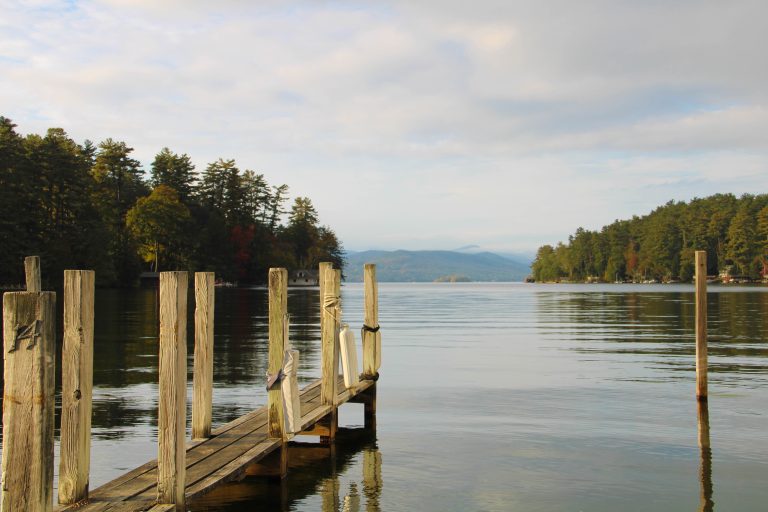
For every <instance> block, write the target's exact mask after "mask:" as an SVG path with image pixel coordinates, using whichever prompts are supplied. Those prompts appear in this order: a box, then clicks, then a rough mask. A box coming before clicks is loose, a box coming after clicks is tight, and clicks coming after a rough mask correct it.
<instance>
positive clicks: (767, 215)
mask: <svg viewBox="0 0 768 512" xmlns="http://www.w3.org/2000/svg"><path fill="white" fill-rule="evenodd" d="M697 250H705V251H707V274H708V275H718V274H719V273H721V272H725V271H727V272H728V273H729V274H730V275H732V276H742V277H744V278H748V279H755V280H756V279H759V278H761V277H762V276H765V275H768V273H767V271H768V194H761V195H751V194H745V195H742V196H741V197H738V198H737V197H736V196H734V195H733V194H716V195H713V196H709V197H706V198H701V199H700V198H696V199H693V200H691V201H690V202H675V201H670V202H668V203H667V204H665V205H663V206H660V207H658V208H656V209H655V210H654V211H652V212H651V213H650V214H648V215H645V216H642V217H638V216H634V217H632V219H630V220H616V221H615V222H613V223H612V224H609V225H607V226H604V227H603V228H602V229H601V230H600V231H590V230H586V229H583V228H579V229H577V230H576V232H575V233H574V234H573V235H571V236H570V237H569V238H568V243H567V244H565V243H562V242H560V243H558V244H557V245H556V246H554V247H553V246H552V245H543V246H541V247H540V248H539V250H538V252H537V253H536V259H535V260H534V262H533V264H532V266H531V268H532V270H533V278H534V279H535V280H536V281H563V280H568V281H608V282H611V281H634V282H638V281H645V280H658V281H664V282H668V281H677V280H680V281H689V280H691V279H692V278H693V275H694V272H695V268H694V252H695V251H697Z"/></svg>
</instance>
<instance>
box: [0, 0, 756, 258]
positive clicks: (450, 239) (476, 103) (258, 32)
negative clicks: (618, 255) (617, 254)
mask: <svg viewBox="0 0 768 512" xmlns="http://www.w3.org/2000/svg"><path fill="white" fill-rule="evenodd" d="M766 19H768V2H765V1H764V0H758V1H749V0H745V1H740V0H733V1H728V2H723V1H721V0H717V1H709V0H695V1H694V0H691V1H687V0H681V1H674V0H664V1H659V0H644V1H629V0H610V1H608V0H606V1H600V0H580V1H578V2H574V1H572V0H563V1H544V0H542V1H537V2H531V1H513V0H504V1H475V2H467V1H466V0H462V1H458V0H440V1H435V0H421V1H418V2H416V1H392V2H386V1H379V2H366V1H338V2H326V1H320V0H315V1H311V2H300V1H296V2H282V1H276V0H265V1H261V2H257V1H234V0H219V1H218V2H203V1H199V0H186V1H180V0H163V1H158V0H149V1H148V0H100V1H79V0H68V1H61V2H58V1H45V0H37V1H25V2H17V1H15V0H0V115H4V116H6V117H8V118H10V119H11V120H12V121H13V122H15V123H16V124H17V125H18V128H17V130H18V131H19V132H20V133H24V134H26V133H44V132H45V130H46V129H48V128H50V127H61V128H64V129H65V130H66V131H67V132H68V133H69V135H70V136H71V137H73V138H74V139H75V140H76V141H78V142H82V141H84V140H85V139H91V140H93V141H95V142H98V141H100V140H104V139H106V138H108V137H111V138H113V139H117V140H122V141H125V142H126V143H127V144H128V145H129V146H131V147H133V148H134V156H135V158H137V159H139V160H140V161H141V162H142V163H143V164H144V166H145V168H146V169H147V170H148V169H149V164H150V163H151V161H152V159H153V158H154V155H155V154H156V153H157V152H158V151H159V150H160V149H161V148H163V147H166V146H167V147H169V148H170V149H171V150H172V151H174V152H177V153H187V154H188V155H189V156H190V157H191V158H192V161H193V162H194V163H195V165H196V166H197V169H198V171H202V170H203V169H204V168H205V166H206V165H207V164H208V163H210V162H213V161H215V160H216V159H218V158H234V159H235V160H236V161H237V164H238V166H239V167H240V169H243V170H244V169H251V170H254V171H256V172H259V173H263V174H264V175H265V177H266V179H267V180H268V181H269V182H270V183H271V184H281V183H286V184H288V185H289V187H290V193H291V195H292V197H296V196H308V197H310V198H311V199H312V201H313V203H314V205H315V207H316V209H317V210H318V212H319V216H320V221H321V223H323V224H327V225H329V226H331V228H332V229H333V230H334V231H335V232H336V234H337V235H338V236H339V238H340V239H341V241H342V243H343V244H344V247H345V248H346V249H349V250H357V251H359V250H366V249H412V250H418V249H454V248H457V247H461V246H465V245H471V244H474V245H479V246H481V247H483V248H486V249H489V250H495V251H507V252H509V251H518V252H532V251H535V250H536V248H537V247H538V246H540V245H541V244H544V243H556V242H557V241H561V240H565V239H566V238H567V236H568V235H569V234H570V233H572V232H574V231H575V230H576V228H578V227H584V228H587V229H600V228H601V227H602V226H603V225H606V224H609V223H611V222H613V221H614V220H615V219H619V218H629V217H631V216H632V215H643V214H646V213H648V212H650V211H651V210H653V209H654V208H655V207H657V206H659V205H661V204H664V203H666V202H668V201H670V200H675V201H682V200H690V199H692V198H694V197H703V196H707V195H710V194H714V193H719V192H731V193H734V194H736V195H741V194H744V193H753V194H757V193H766V192H768V60H767V59H766V56H765V51H766V48H768V30H765V20H766Z"/></svg>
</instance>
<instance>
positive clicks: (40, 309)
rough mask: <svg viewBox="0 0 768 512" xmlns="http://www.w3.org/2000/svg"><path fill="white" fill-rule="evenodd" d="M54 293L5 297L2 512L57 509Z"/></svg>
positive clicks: (33, 293) (29, 293) (30, 293)
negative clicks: (54, 498) (54, 488)
mask: <svg viewBox="0 0 768 512" xmlns="http://www.w3.org/2000/svg"><path fill="white" fill-rule="evenodd" d="M55 314H56V294H55V293H53V292H42V293H41V292H16V293H6V294H5V295H4V296H3V355H4V360H5V361H4V381H5V382H4V387H3V457H2V482H1V483H0V485H1V486H2V495H1V496H0V509H2V511H3V512H12V511H13V512H16V511H20V510H23V511H28V512H46V511H49V510H51V508H52V507H53V496H52V495H53V463H54V462H53V423H54V416H53V411H54V375H55V369H56V367H55V364H56V319H55Z"/></svg>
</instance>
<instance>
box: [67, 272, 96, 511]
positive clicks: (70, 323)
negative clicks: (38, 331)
mask: <svg viewBox="0 0 768 512" xmlns="http://www.w3.org/2000/svg"><path fill="white" fill-rule="evenodd" d="M95 283H96V274H95V272H93V271H92V270H65V271H64V341H63V347H62V351H61V359H62V363H61V457H60V460H59V503H61V504H70V503H77V502H78V501H81V500H84V499H85V498H87V497H88V481H89V473H90V465H91V407H92V405H91V403H92V396H93V322H94V302H95Z"/></svg>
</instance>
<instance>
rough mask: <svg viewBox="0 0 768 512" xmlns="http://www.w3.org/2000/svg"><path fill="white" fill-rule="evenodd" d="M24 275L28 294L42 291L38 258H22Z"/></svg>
mask: <svg viewBox="0 0 768 512" xmlns="http://www.w3.org/2000/svg"><path fill="white" fill-rule="evenodd" d="M24 274H25V275H26V279H27V291H28V292H41V291H43V286H42V278H41V277H40V256H27V257H26V258H24Z"/></svg>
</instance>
